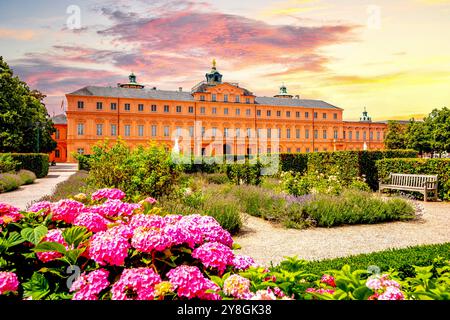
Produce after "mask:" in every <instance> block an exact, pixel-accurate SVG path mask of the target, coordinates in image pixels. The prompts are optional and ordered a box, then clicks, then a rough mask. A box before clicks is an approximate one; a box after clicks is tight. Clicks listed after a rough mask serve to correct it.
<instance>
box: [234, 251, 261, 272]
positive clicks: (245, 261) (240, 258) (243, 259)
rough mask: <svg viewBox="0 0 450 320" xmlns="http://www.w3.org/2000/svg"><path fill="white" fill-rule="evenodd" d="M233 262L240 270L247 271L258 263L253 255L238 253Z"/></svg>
mask: <svg viewBox="0 0 450 320" xmlns="http://www.w3.org/2000/svg"><path fill="white" fill-rule="evenodd" d="M231 264H232V265H233V266H234V267H235V268H236V269H237V270H240V271H245V270H247V269H248V268H250V267H256V266H257V264H256V262H255V260H253V258H252V257H249V256H244V255H239V254H236V255H235V256H234V258H233V261H232V262H231Z"/></svg>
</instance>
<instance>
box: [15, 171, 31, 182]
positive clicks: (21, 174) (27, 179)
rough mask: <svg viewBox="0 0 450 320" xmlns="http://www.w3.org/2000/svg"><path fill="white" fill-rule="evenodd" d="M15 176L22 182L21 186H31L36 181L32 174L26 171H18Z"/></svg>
mask: <svg viewBox="0 0 450 320" xmlns="http://www.w3.org/2000/svg"><path fill="white" fill-rule="evenodd" d="M17 175H18V176H19V177H20V179H21V180H22V184H32V183H33V182H34V180H36V175H35V174H34V172H31V171H28V170H20V171H19V172H17Z"/></svg>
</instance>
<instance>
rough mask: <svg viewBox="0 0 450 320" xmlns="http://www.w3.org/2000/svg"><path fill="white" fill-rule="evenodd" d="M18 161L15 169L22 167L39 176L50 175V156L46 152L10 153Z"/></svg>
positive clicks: (18, 169)
mask: <svg viewBox="0 0 450 320" xmlns="http://www.w3.org/2000/svg"><path fill="white" fill-rule="evenodd" d="M8 155H11V157H12V158H13V160H14V161H16V162H17V165H16V168H15V171H20V170H22V169H24V170H29V171H31V172H34V174H35V175H36V177H37V178H44V177H46V176H47V175H48V167H49V165H48V162H49V156H48V154H45V153H8Z"/></svg>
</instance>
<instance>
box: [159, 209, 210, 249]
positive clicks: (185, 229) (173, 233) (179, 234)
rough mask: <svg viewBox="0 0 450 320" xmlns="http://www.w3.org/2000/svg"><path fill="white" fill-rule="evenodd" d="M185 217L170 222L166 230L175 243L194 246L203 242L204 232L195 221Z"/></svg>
mask: <svg viewBox="0 0 450 320" xmlns="http://www.w3.org/2000/svg"><path fill="white" fill-rule="evenodd" d="M185 218H186V217H182V218H181V219H180V220H179V221H177V222H175V224H168V225H167V226H166V227H165V229H164V231H165V233H166V234H167V235H168V236H169V237H171V238H172V240H173V244H174V245H179V244H187V245H188V246H189V247H191V248H194V247H195V246H196V245H198V244H202V243H203V233H202V232H201V230H200V229H199V228H198V227H197V226H196V224H195V223H193V222H192V221H190V220H189V219H185ZM166 221H167V220H166Z"/></svg>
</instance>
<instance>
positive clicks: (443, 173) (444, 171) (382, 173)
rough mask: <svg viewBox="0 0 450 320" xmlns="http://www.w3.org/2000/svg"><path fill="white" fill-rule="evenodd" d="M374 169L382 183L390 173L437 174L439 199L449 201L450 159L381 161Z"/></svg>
mask: <svg viewBox="0 0 450 320" xmlns="http://www.w3.org/2000/svg"><path fill="white" fill-rule="evenodd" d="M376 167H377V171H378V175H379V177H380V180H381V181H383V182H386V181H387V179H388V178H389V174H390V173H405V174H429V175H434V174H437V175H438V192H439V198H441V199H442V200H447V201H448V200H450V159H437V158H435V159H383V160H379V161H377V162H376Z"/></svg>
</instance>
